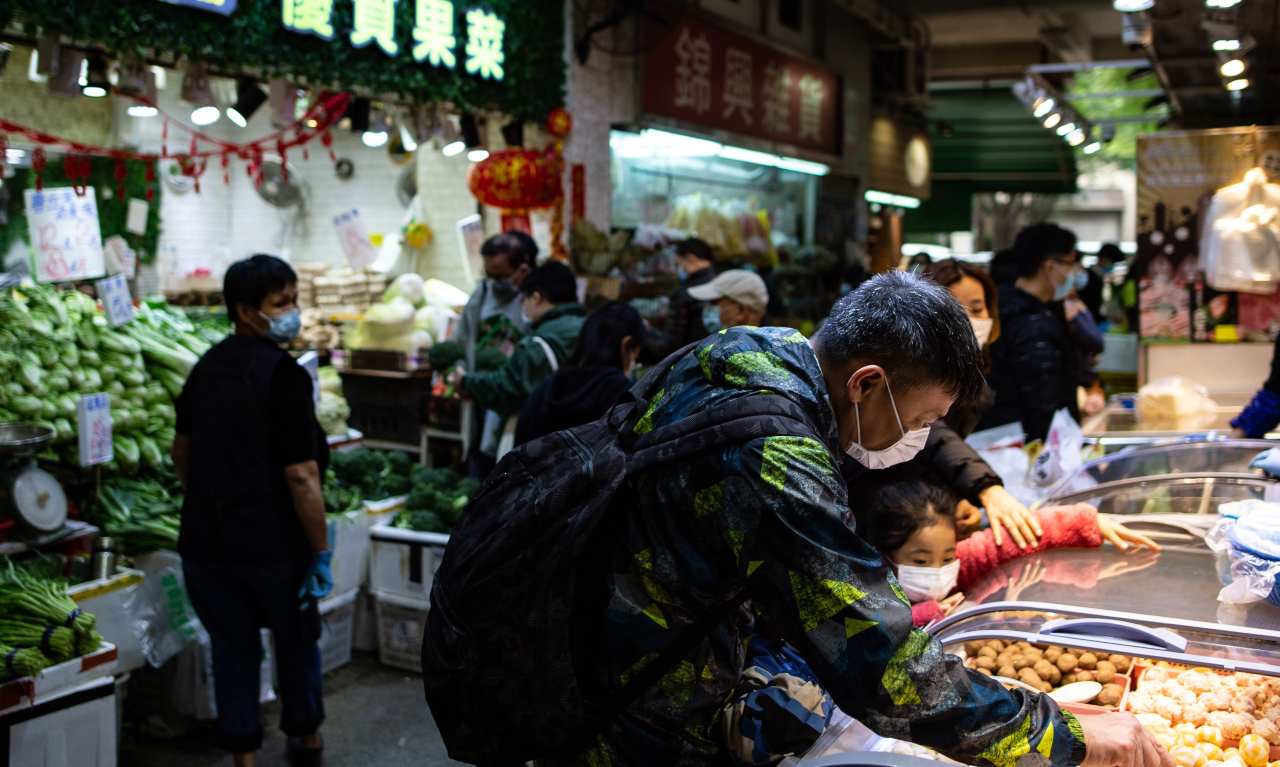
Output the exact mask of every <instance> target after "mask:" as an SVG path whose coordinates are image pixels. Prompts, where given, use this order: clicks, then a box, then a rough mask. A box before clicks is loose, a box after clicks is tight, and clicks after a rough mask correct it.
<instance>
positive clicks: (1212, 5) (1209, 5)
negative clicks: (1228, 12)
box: [1204, 0, 1240, 8]
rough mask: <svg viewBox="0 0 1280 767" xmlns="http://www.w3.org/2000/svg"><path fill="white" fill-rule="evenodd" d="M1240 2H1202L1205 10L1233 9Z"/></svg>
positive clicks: (1220, 0) (1205, 0) (1210, 0)
mask: <svg viewBox="0 0 1280 767" xmlns="http://www.w3.org/2000/svg"><path fill="white" fill-rule="evenodd" d="M1239 4H1240V0H1204V7H1205V8H1235V7H1236V6H1237V5H1239Z"/></svg>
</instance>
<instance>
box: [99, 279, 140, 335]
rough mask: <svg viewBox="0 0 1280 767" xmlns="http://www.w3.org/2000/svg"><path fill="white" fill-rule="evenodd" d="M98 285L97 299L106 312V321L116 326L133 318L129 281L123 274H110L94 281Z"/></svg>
mask: <svg viewBox="0 0 1280 767" xmlns="http://www.w3.org/2000/svg"><path fill="white" fill-rule="evenodd" d="M94 284H95V285H97V286H98V299H99V300H101V301H102V309H103V311H105V312H106V313H107V322H109V323H111V327H113V328H118V327H120V326H121V325H123V324H125V323H126V322H128V321H129V320H132V319H133V296H131V295H129V281H128V280H126V279H125V278H124V275H123V274H115V275H112V276H110V277H108V278H106V279H105V280H98V281H97V282H95V283H94Z"/></svg>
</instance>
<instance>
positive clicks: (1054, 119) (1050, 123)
mask: <svg viewBox="0 0 1280 767" xmlns="http://www.w3.org/2000/svg"><path fill="white" fill-rule="evenodd" d="M1060 122H1062V113H1061V112H1054V113H1053V114H1051V115H1049V116H1048V117H1046V118H1044V123H1043V125H1044V127H1046V128H1050V129H1052V128H1054V127H1056V126H1057V125H1058V123H1060Z"/></svg>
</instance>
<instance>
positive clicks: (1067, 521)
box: [1035, 504, 1102, 550]
mask: <svg viewBox="0 0 1280 767" xmlns="http://www.w3.org/2000/svg"><path fill="white" fill-rule="evenodd" d="M1035 514H1036V519H1037V520H1039V521H1040V527H1041V529H1043V530H1044V536H1043V537H1042V538H1041V543H1040V545H1039V546H1037V547H1036V548H1037V549H1039V550H1044V549H1072V548H1074V549H1084V548H1096V547H1098V546H1101V545H1102V530H1101V528H1099V527H1098V512H1097V510H1096V509H1094V508H1093V507H1092V506H1087V505H1085V504H1076V505H1074V506H1051V507H1049V508H1044V509H1037V510H1036V512H1035Z"/></svg>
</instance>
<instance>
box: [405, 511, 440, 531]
mask: <svg viewBox="0 0 1280 767" xmlns="http://www.w3.org/2000/svg"><path fill="white" fill-rule="evenodd" d="M393 524H394V525H395V526H396V527H398V528H400V529H402V530H416V531H418V532H421V533H445V532H448V528H446V527H445V525H444V523H443V522H441V521H440V517H439V516H437V515H436V514H435V513H434V512H430V511H402V512H400V513H399V514H397V515H396V521H395V522H394V523H393Z"/></svg>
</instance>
